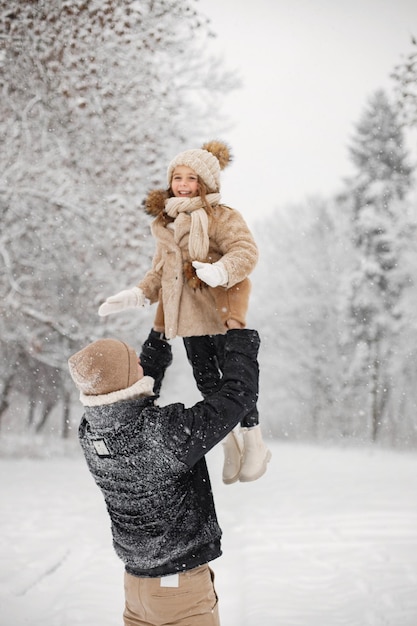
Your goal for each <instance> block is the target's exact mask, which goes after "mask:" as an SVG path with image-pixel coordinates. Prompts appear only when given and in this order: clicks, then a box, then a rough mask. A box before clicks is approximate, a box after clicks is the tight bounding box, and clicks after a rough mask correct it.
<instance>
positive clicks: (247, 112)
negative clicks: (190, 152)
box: [198, 0, 417, 222]
mask: <svg viewBox="0 0 417 626" xmlns="http://www.w3.org/2000/svg"><path fill="white" fill-rule="evenodd" d="M198 6H199V7H200V10H201V12H202V13H204V14H205V15H207V17H209V18H210V19H211V23H212V28H213V30H214V31H215V32H216V33H217V41H216V44H215V48H216V50H217V51H219V52H221V54H222V55H223V57H224V61H225V64H226V65H227V67H229V68H236V70H238V71H239V72H240V74H241V77H242V79H243V82H244V86H243V89H241V90H239V91H236V92H235V93H234V94H233V95H230V96H228V97H227V102H226V106H225V110H226V111H227V113H228V114H229V115H230V116H231V118H232V120H233V123H234V124H235V127H234V129H233V130H232V131H230V132H227V133H225V134H224V135H223V138H224V139H226V141H228V143H229V144H230V145H231V147H232V149H233V153H234V162H233V164H232V165H231V166H230V167H229V168H228V170H226V171H225V172H224V173H223V186H222V195H223V200H224V201H225V202H226V203H227V204H229V205H231V206H234V207H235V208H237V209H239V210H241V211H242V213H243V214H244V216H245V217H246V218H247V220H248V221H249V222H252V220H253V218H254V216H255V215H256V216H260V215H266V214H268V213H269V212H270V211H271V210H273V209H274V208H275V207H277V206H283V205H287V204H292V203H296V202H298V201H301V200H303V199H304V198H305V197H306V196H310V195H316V194H321V195H324V196H329V195H332V193H333V192H335V191H337V190H338V189H339V188H340V185H341V182H342V180H343V177H344V176H346V175H348V174H349V173H350V171H351V170H350V162H349V157H348V145H349V140H350V137H351V136H352V134H353V132H354V125H355V124H356V122H357V121H358V120H359V117H360V116H361V114H362V113H363V111H364V109H365V107H366V104H367V100H368V98H369V96H371V95H372V94H373V93H374V92H375V91H376V90H377V89H379V88H385V89H386V90H387V91H388V93H392V91H393V81H392V80H391V79H390V78H389V75H390V73H391V72H392V70H393V68H394V66H395V65H396V64H397V63H399V62H400V61H401V60H402V58H403V57H404V56H405V55H407V53H408V52H410V50H411V35H413V34H414V35H415V36H417V0H200V2H199V5H198Z"/></svg>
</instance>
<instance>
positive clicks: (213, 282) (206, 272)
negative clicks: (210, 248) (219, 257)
mask: <svg viewBox="0 0 417 626" xmlns="http://www.w3.org/2000/svg"><path fill="white" fill-rule="evenodd" d="M193 267H195V270H196V274H197V276H198V277H199V279H200V280H202V281H203V282H205V283H207V285H210V287H226V285H227V283H228V281H229V275H228V273H227V270H226V268H225V266H224V265H223V263H222V262H221V261H216V263H202V262H201V261H193Z"/></svg>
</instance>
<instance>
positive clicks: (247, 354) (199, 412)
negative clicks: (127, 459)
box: [166, 329, 260, 467]
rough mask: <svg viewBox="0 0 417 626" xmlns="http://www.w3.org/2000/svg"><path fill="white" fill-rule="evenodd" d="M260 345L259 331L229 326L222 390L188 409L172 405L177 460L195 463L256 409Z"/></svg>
mask: <svg viewBox="0 0 417 626" xmlns="http://www.w3.org/2000/svg"><path fill="white" fill-rule="evenodd" d="M259 345H260V339H259V335H258V333H257V331H255V330H249V329H239V330H229V331H228V332H227V341H226V353H225V356H226V358H225V365H224V374H223V379H222V385H221V387H220V389H219V391H217V392H216V393H214V394H212V395H211V396H208V397H207V398H205V400H203V401H202V402H199V403H198V404H196V405H194V406H193V407H191V408H189V409H185V408H184V407H183V405H171V412H170V413H169V414H168V415H167V422H166V437H167V445H168V446H169V447H171V449H173V450H175V451H176V456H177V458H178V460H180V461H182V462H183V463H186V464H187V465H188V466H189V467H191V466H193V465H194V464H195V463H197V461H198V460H199V459H201V458H202V457H203V456H204V455H205V454H206V453H207V452H208V451H209V450H210V449H211V448H213V447H214V446H215V445H216V444H217V443H219V442H220V441H221V440H222V439H223V438H224V437H225V436H226V435H227V433H229V432H230V431H231V430H232V429H233V428H234V427H235V426H236V425H237V424H238V423H239V422H240V421H241V420H242V419H243V418H244V417H245V415H247V414H248V413H249V412H251V411H253V409H254V407H255V405H256V401H257V398H258V380H259V368H258V360H257V355H258V350H259Z"/></svg>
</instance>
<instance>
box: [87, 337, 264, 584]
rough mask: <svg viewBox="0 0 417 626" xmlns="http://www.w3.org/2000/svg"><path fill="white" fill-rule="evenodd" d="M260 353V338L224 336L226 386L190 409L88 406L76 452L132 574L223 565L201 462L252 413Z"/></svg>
mask: <svg viewBox="0 0 417 626" xmlns="http://www.w3.org/2000/svg"><path fill="white" fill-rule="evenodd" d="M258 347H259V336H258V333H257V332H256V331H252V330H247V329H244V330H231V331H228V333H227V340H226V361H225V367H224V377H223V381H222V386H221V388H220V390H219V391H218V392H216V393H215V394H213V395H211V396H210V397H208V398H206V399H205V400H204V401H202V402H199V403H198V404H196V405H195V406H193V407H191V408H188V409H186V408H185V407H184V405H182V404H172V405H169V406H166V407H158V406H155V405H154V404H153V402H154V398H153V397H145V398H144V397H140V398H136V399H135V398H132V399H127V400H123V401H118V402H115V403H112V404H107V403H106V402H107V400H106V396H101V397H100V396H93V397H92V398H91V400H92V401H91V404H92V405H93V406H86V407H85V413H84V416H83V418H82V420H81V424H80V428H79V439H80V443H81V446H82V449H83V451H84V455H85V457H86V460H87V464H88V467H89V469H90V471H91V473H92V475H93V477H94V480H95V481H96V483H97V485H98V486H99V487H100V489H101V490H102V493H103V496H104V499H105V502H106V506H107V510H108V513H109V515H110V518H111V526H112V535H113V545H114V548H115V550H116V553H117V554H118V556H119V557H120V558H121V559H122V560H123V562H124V563H125V568H126V571H127V572H129V573H130V574H132V575H136V576H142V577H160V576H165V575H169V574H173V573H175V572H179V571H185V570H189V569H193V568H195V567H197V566H199V565H202V564H204V563H207V562H209V561H211V560H213V559H215V558H217V557H218V556H220V554H221V546H220V538H221V529H220V527H219V524H218V521H217V517H216V512H215V508H214V502H213V495H212V490H211V485H210V479H209V476H208V471H207V465H206V461H205V458H204V455H205V454H206V453H207V452H208V451H209V450H210V449H211V448H212V447H213V446H215V445H216V444H217V443H218V442H219V441H221V439H223V437H224V436H225V435H226V434H227V433H228V432H230V431H231V430H232V428H233V427H234V426H235V425H236V424H237V423H238V422H240V421H241V420H242V418H243V417H244V415H246V414H247V413H249V412H250V411H251V410H253V407H254V406H255V403H256V400H257V394H258V366H257V353H258ZM100 399H102V402H103V404H99V403H100ZM83 402H84V404H86V403H88V396H84V400H83Z"/></svg>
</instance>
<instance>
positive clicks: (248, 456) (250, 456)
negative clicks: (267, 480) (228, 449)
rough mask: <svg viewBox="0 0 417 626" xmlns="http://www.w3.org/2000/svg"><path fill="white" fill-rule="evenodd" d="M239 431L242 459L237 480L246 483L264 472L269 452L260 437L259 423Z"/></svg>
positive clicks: (269, 455)
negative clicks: (241, 441)
mask: <svg viewBox="0 0 417 626" xmlns="http://www.w3.org/2000/svg"><path fill="white" fill-rule="evenodd" d="M241 432H242V433H243V459H242V466H241V468H240V474H239V480H240V481H241V482H242V483H247V482H250V481H251V480H257V479H258V478H260V477H261V476H263V474H265V472H266V466H267V464H268V462H269V460H270V458H271V452H270V450H268V448H267V447H266V445H265V443H264V441H263V439H262V432H261V427H260V425H259V424H257V426H252V427H251V428H242V429H241Z"/></svg>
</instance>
